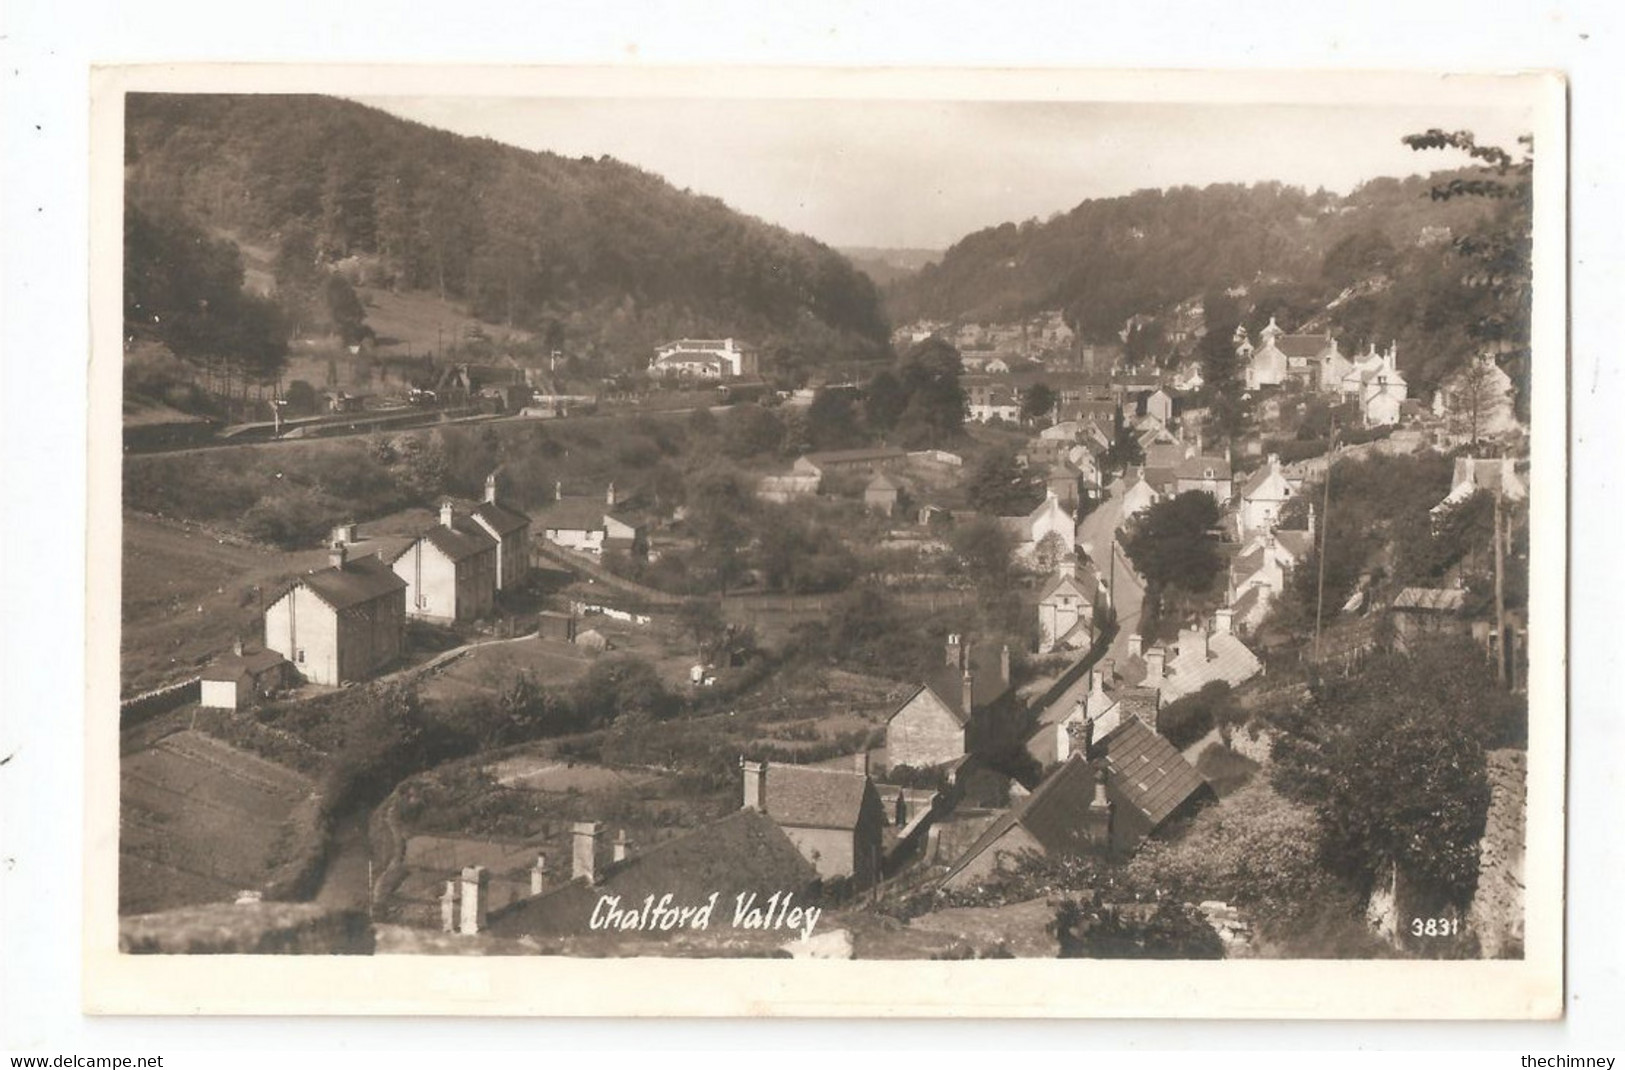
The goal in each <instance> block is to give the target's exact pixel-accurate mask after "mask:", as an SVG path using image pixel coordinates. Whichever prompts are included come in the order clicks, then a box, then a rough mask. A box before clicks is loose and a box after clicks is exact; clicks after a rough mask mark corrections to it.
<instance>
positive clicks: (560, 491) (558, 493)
mask: <svg viewBox="0 0 1625 1070" xmlns="http://www.w3.org/2000/svg"><path fill="white" fill-rule="evenodd" d="M553 500H554V501H556V502H562V501H563V500H564V481H563V480H560V479H555V480H554V481H553Z"/></svg>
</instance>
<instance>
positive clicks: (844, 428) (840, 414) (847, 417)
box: [807, 390, 863, 450]
mask: <svg viewBox="0 0 1625 1070" xmlns="http://www.w3.org/2000/svg"><path fill="white" fill-rule="evenodd" d="M807 432H808V437H809V438H810V439H811V441H812V447H813V449H817V450H841V449H848V448H850V447H852V446H857V445H860V444H861V443H862V442H863V428H862V427H861V426H860V425H859V422H858V406H857V402H856V400H855V399H854V398H853V396H852V393H851V391H849V390H819V391H818V392H817V393H815V394H814V395H813V400H812V404H811V405H809V406H808V407H807Z"/></svg>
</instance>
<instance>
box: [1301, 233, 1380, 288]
mask: <svg viewBox="0 0 1625 1070" xmlns="http://www.w3.org/2000/svg"><path fill="white" fill-rule="evenodd" d="M1397 256H1398V254H1397V251H1396V250H1395V249H1394V243H1393V242H1391V241H1389V240H1388V235H1386V234H1384V233H1383V232H1382V231H1381V230H1379V229H1377V228H1376V227H1369V228H1366V229H1364V230H1357V231H1355V232H1354V233H1353V234H1350V235H1349V236H1348V237H1346V238H1344V239H1343V240H1342V241H1340V242H1338V243H1337V244H1336V245H1334V246H1332V247H1331V249H1329V250H1327V252H1326V258H1325V259H1324V260H1322V261H1321V264H1320V274H1321V277H1322V278H1324V279H1325V280H1326V282H1327V283H1328V284H1329V285H1331V286H1333V287H1335V288H1336V289H1338V290H1342V289H1344V288H1345V287H1348V286H1351V285H1353V284H1354V283H1356V282H1359V281H1361V280H1362V279H1366V278H1370V277H1371V276H1374V275H1381V274H1385V273H1386V272H1387V271H1388V270H1389V269H1391V268H1392V267H1393V266H1394V262H1395V260H1396V259H1397Z"/></svg>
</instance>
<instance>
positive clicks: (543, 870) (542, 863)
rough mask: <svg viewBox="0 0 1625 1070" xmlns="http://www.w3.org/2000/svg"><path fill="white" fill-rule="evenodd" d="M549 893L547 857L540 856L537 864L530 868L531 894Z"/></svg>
mask: <svg viewBox="0 0 1625 1070" xmlns="http://www.w3.org/2000/svg"><path fill="white" fill-rule="evenodd" d="M545 891H547V856H546V855H545V854H538V855H537V856H536V864H535V865H534V866H532V867H530V894H531V895H541V894H542V893H543V892H545Z"/></svg>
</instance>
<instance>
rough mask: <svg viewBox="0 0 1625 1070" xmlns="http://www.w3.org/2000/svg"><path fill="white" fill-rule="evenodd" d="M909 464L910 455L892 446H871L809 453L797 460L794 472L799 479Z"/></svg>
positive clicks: (899, 466) (869, 472) (793, 467)
mask: <svg viewBox="0 0 1625 1070" xmlns="http://www.w3.org/2000/svg"><path fill="white" fill-rule="evenodd" d="M906 464H908V451H907V450H900V449H896V448H893V447H890V446H871V447H868V448H864V449H853V450H823V451H821V452H818V453H806V454H803V455H801V456H800V457H797V458H796V463H795V464H794V465H793V466H792V468H791V471H792V473H793V474H796V475H808V476H825V475H828V474H830V473H832V472H861V473H865V474H869V475H872V474H874V473H875V472H881V471H887V472H889V471H892V470H894V469H897V468H901V467H903V466H904V465H906Z"/></svg>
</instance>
